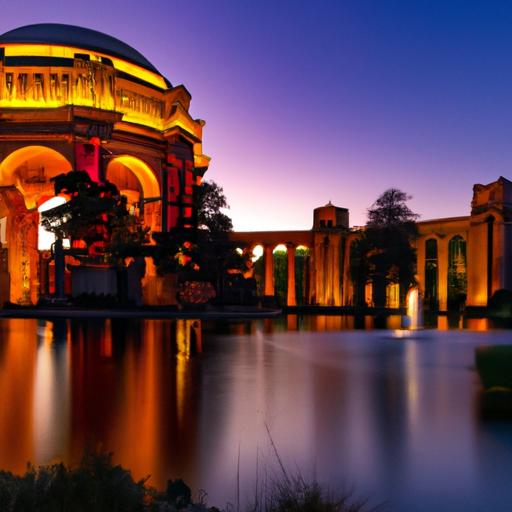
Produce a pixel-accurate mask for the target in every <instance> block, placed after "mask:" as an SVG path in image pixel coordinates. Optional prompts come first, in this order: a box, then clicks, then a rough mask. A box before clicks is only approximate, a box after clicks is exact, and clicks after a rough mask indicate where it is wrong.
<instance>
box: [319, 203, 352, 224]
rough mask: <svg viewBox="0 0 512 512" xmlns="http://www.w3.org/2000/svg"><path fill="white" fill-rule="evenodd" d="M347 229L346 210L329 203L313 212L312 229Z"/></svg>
mask: <svg viewBox="0 0 512 512" xmlns="http://www.w3.org/2000/svg"><path fill="white" fill-rule="evenodd" d="M340 228H342V229H348V209H347V208H340V207H339V206H334V205H333V204H332V203H331V201H329V202H328V203H327V204H326V205H325V206H320V207H319V208H315V209H314V211H313V229H340Z"/></svg>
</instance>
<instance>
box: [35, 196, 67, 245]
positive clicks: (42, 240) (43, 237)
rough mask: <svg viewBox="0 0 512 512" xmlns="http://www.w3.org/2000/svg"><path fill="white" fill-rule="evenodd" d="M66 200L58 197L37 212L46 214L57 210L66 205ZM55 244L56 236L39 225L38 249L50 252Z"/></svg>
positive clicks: (40, 207) (43, 205)
mask: <svg viewBox="0 0 512 512" xmlns="http://www.w3.org/2000/svg"><path fill="white" fill-rule="evenodd" d="M65 202H66V200H65V199H64V198H63V197H60V196H56V197H52V198H51V199H48V201H45V202H44V203H43V204H42V205H41V206H39V208H38V209H37V211H38V212H39V213H42V212H45V211H47V210H51V209H52V208H56V207H57V206H60V205H61V204H64V203H65ZM54 243H55V235H54V234H53V233H52V232H51V231H48V230H46V229H44V227H43V226H42V225H41V223H39V228H38V232H37V248H38V249H39V250H40V251H49V250H50V249H51V248H52V245H53V244H54Z"/></svg>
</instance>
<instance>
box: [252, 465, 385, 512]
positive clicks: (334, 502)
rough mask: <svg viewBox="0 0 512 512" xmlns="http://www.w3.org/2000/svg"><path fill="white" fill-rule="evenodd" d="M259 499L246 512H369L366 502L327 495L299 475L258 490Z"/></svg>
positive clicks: (346, 494)
mask: <svg viewBox="0 0 512 512" xmlns="http://www.w3.org/2000/svg"><path fill="white" fill-rule="evenodd" d="M259 493H260V494H261V496H260V497H259V498H258V491H257V493H256V495H257V499H256V501H255V503H254V504H253V505H252V506H251V507H250V508H249V512H364V511H367V512H370V511H371V510H373V511H377V510H380V509H381V507H380V506H379V507H376V508H373V509H369V508H367V506H366V500H358V499H355V498H354V497H353V492H352V491H350V490H349V491H342V492H340V493H339V494H338V495H336V494H332V493H329V492H327V491H326V490H325V489H324V488H323V487H322V486H321V485H320V484H319V483H318V482H316V481H314V480H313V481H311V482H308V481H306V480H305V479H304V478H303V477H302V476H301V475H300V474H298V475H296V476H294V477H289V476H288V474H285V475H284V477H283V478H282V479H281V480H278V481H274V482H272V483H271V484H270V488H269V489H263V490H260V491H259Z"/></svg>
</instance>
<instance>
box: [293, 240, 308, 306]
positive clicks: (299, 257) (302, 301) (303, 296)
mask: <svg viewBox="0 0 512 512" xmlns="http://www.w3.org/2000/svg"><path fill="white" fill-rule="evenodd" d="M310 258H311V248H310V247H307V246H306V245H304V244H300V245H298V246H297V247H296V248H295V298H296V301H297V305H298V306H304V305H306V304H307V303H308V298H309V289H310V282H309V279H310V275H309V266H310Z"/></svg>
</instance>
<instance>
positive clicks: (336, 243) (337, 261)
mask: <svg viewBox="0 0 512 512" xmlns="http://www.w3.org/2000/svg"><path fill="white" fill-rule="evenodd" d="M332 241H333V244H332V248H333V251H332V258H333V262H332V268H333V272H332V305H333V306H341V287H340V265H341V258H340V249H341V237H340V236H339V235H335V236H333V237H332Z"/></svg>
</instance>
